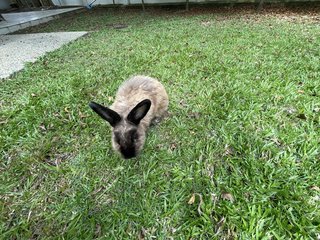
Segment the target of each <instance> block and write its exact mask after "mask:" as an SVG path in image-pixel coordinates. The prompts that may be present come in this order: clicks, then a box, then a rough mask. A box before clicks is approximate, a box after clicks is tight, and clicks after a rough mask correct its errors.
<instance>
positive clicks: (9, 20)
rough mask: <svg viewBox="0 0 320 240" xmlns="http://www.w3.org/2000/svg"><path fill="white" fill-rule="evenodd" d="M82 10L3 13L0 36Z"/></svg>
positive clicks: (66, 9) (79, 8)
mask: <svg viewBox="0 0 320 240" xmlns="http://www.w3.org/2000/svg"><path fill="white" fill-rule="evenodd" d="M0 1H1V0H0ZM83 10H84V8H82V7H76V8H63V9H52V10H43V11H31V12H19V13H3V14H2V16H3V17H4V19H5V20H6V21H0V35H1V34H8V33H12V32H15V31H18V30H21V29H24V28H27V27H31V26H35V25H38V24H40V23H45V22H48V21H50V20H53V19H55V18H59V17H60V16H61V15H63V14H68V13H72V12H77V11H83Z"/></svg>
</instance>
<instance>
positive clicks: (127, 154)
mask: <svg viewBox="0 0 320 240" xmlns="http://www.w3.org/2000/svg"><path fill="white" fill-rule="evenodd" d="M120 151H121V154H122V156H123V157H124V158H125V159H129V158H134V157H136V156H137V154H136V149H135V148H134V147H129V148H121V149H120Z"/></svg>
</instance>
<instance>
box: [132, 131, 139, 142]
mask: <svg viewBox="0 0 320 240" xmlns="http://www.w3.org/2000/svg"><path fill="white" fill-rule="evenodd" d="M137 139H138V134H137V132H136V131H133V132H131V142H135V141H136V140H137Z"/></svg>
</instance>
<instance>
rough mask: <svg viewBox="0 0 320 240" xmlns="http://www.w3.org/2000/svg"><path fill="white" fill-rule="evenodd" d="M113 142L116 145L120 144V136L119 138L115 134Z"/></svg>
mask: <svg viewBox="0 0 320 240" xmlns="http://www.w3.org/2000/svg"><path fill="white" fill-rule="evenodd" d="M114 140H115V141H116V142H117V143H118V144H120V136H119V134H117V133H115V134H114Z"/></svg>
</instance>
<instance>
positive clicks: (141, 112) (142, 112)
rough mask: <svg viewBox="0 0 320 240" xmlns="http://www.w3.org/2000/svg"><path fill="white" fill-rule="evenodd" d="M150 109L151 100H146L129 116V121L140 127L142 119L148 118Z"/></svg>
mask: <svg viewBox="0 0 320 240" xmlns="http://www.w3.org/2000/svg"><path fill="white" fill-rule="evenodd" d="M150 107H151V101H150V100H149V99H145V100H143V101H142V102H140V103H138V104H137V105H136V106H135V107H134V108H133V109H132V110H131V112H130V113H129V114H128V117H127V119H128V121H130V122H132V123H134V124H136V125H138V124H139V123H140V121H141V120H142V118H144V117H145V116H146V114H147V113H148V111H149V109H150Z"/></svg>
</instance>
